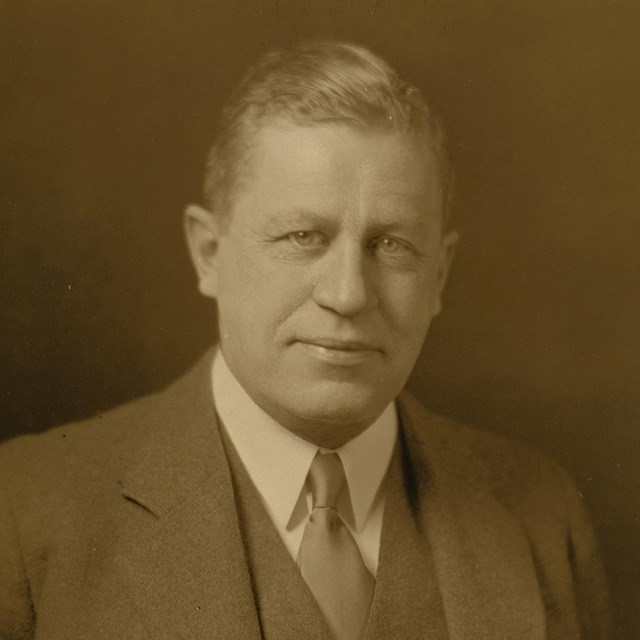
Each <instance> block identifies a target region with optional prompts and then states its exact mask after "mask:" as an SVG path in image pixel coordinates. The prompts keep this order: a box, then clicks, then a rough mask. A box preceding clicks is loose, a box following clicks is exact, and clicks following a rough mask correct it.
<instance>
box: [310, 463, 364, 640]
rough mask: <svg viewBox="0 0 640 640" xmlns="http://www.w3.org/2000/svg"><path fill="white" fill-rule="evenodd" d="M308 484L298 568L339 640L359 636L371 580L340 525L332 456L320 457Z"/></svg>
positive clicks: (337, 466) (341, 478) (338, 477)
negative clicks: (308, 503) (310, 502)
mask: <svg viewBox="0 0 640 640" xmlns="http://www.w3.org/2000/svg"><path fill="white" fill-rule="evenodd" d="M309 482H310V486H311V495H312V498H313V511H312V512H311V516H310V517H309V521H308V522H307V525H306V527H305V530H304V534H303V537H302V542H301V544H300V551H299V553H298V566H299V567H300V571H301V572H302V577H303V578H304V579H305V581H306V583H307V585H308V586H309V589H310V590H311V593H312V594H313V596H314V598H315V600H316V602H317V603H318V606H319V607H320V610H321V611H322V613H323V615H324V617H325V619H326V621H327V624H328V625H329V628H330V630H331V632H332V633H333V635H334V637H335V638H336V639H337V640H357V639H359V638H361V637H362V635H363V633H364V630H365V627H366V624H367V619H368V617H369V608H370V605H371V599H372V597H373V590H374V585H375V580H374V578H373V576H372V575H371V574H370V573H369V571H368V570H367V568H366V567H365V565H364V563H363V561H362V556H361V555H360V550H359V549H358V545H357V544H356V542H355V540H354V539H353V537H352V535H351V533H350V532H349V529H348V528H347V526H346V525H345V524H344V522H343V521H342V518H341V517H340V515H339V513H338V510H337V504H338V499H339V498H340V494H341V493H342V490H343V489H344V486H345V483H346V477H345V475H344V468H343V466H342V462H341V460H340V458H339V456H338V455H337V454H336V453H329V454H321V453H318V454H317V455H316V457H315V458H314V460H313V462H312V463H311V468H310V470H309Z"/></svg>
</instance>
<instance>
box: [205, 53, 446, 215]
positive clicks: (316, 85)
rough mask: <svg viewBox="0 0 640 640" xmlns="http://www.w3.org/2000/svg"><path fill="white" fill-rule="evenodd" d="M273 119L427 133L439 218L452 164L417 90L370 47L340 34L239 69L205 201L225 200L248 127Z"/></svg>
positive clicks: (223, 206)
mask: <svg viewBox="0 0 640 640" xmlns="http://www.w3.org/2000/svg"><path fill="white" fill-rule="evenodd" d="M276 120H280V121H284V122H287V123H291V124H294V125H299V126H313V125H315V124H323V123H331V122H334V123H342V124H346V125H349V126H352V127H355V128H361V129H379V130H386V131H397V132H399V133H411V134H418V135H422V136H424V137H426V139H427V144H430V145H431V147H432V150H433V151H434V153H435V155H436V158H437V161H438V168H439V172H440V176H439V177H440V188H441V189H442V202H443V206H444V212H443V213H444V216H445V220H446V219H447V218H448V215H449V209H450V200H451V191H452V186H453V171H452V169H451V162H450V160H449V154H448V150H447V141H446V134H445V131H444V128H443V126H442V123H441V121H440V119H439V118H438V117H437V116H436V115H435V114H434V113H433V111H432V110H431V109H430V108H429V107H428V106H427V104H426V103H425V101H424V100H423V98H422V96H421V95H420V92H419V90H418V89H417V88H416V87H415V86H413V85H412V84H410V83H408V82H406V81H404V80H403V79H401V78H400V77H399V76H398V75H397V73H396V72H395V71H394V70H393V69H392V67H391V66H390V65H388V64H387V63H386V62H385V61H384V60H382V59H381V58H380V57H378V56H377V55H375V54H373V53H372V52H371V51H369V50H368V49H365V48H364V47H360V46H356V45H353V44H349V43H343V42H327V41H320V42H311V43H306V44H300V45H296V46H292V47H289V48H285V49H279V50H276V51H272V52H270V53H267V54H266V55H265V56H263V57H262V58H261V59H260V60H258V61H257V63H256V64H255V65H254V66H252V67H250V68H249V70H248V71H247V72H246V74H245V75H244V77H243V78H242V80H241V81H240V83H239V85H238V87H237V88H236V90H235V91H234V93H233V94H232V96H231V99H230V100H229V102H228V103H227V105H226V107H225V109H224V110H223V112H222V117H221V119H220V123H219V127H218V133H217V136H216V139H215V142H214V144H213V146H212V147H211V150H210V152H209V157H208V162H207V169H206V177H205V184H204V197H205V203H206V205H207V207H208V208H209V209H210V210H211V211H213V212H216V213H224V212H225V211H227V210H228V209H229V208H230V207H231V193H232V191H233V188H234V187H235V186H236V185H237V183H238V180H239V175H240V167H241V164H242V162H243V160H244V159H245V157H246V156H245V154H246V152H247V150H248V149H249V148H250V146H251V143H252V141H253V137H254V135H255V133H256V132H257V131H258V129H259V128H260V127H261V126H264V125H265V124H267V123H273V122H274V121H276Z"/></svg>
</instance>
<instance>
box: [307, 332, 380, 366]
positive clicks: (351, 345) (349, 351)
mask: <svg viewBox="0 0 640 640" xmlns="http://www.w3.org/2000/svg"><path fill="white" fill-rule="evenodd" d="M296 344H298V345H299V346H300V347H301V348H302V349H303V350H304V352H305V353H306V354H307V355H309V356H311V357H313V358H315V359H316V360H320V361H321V362H325V363H328V364H335V365H342V366H351V365H356V364H365V363H367V362H369V361H370V360H371V359H372V358H374V357H375V356H377V355H380V354H381V353H382V351H381V349H379V348H378V347H376V346H374V345H372V344H371V343H368V342H362V341H359V340H338V339H336V338H329V337H313V338H299V339H298V340H296Z"/></svg>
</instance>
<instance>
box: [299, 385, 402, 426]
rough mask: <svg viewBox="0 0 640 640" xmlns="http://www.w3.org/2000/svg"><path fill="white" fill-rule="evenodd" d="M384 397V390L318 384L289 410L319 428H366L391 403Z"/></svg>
mask: <svg viewBox="0 0 640 640" xmlns="http://www.w3.org/2000/svg"><path fill="white" fill-rule="evenodd" d="M296 395H297V394H296ZM387 395H388V389H385V390H381V389H373V388H370V387H366V386H365V387H363V386H358V385H353V384H348V383H344V382H343V383H332V384H318V385H316V386H314V388H313V389H312V390H310V391H309V392H308V393H305V394H304V397H300V398H299V399H298V401H296V400H294V401H293V402H292V403H291V407H292V409H293V410H294V413H295V414H297V415H298V416H299V418H300V419H302V420H305V421H307V422H312V423H317V424H319V425H320V424H327V425H336V426H338V425H345V426H347V425H364V426H368V425H369V424H371V423H372V422H374V421H375V419H376V418H377V417H378V416H379V415H380V414H381V413H382V411H383V410H384V409H385V407H386V406H387V405H388V404H389V402H391V400H393V397H387Z"/></svg>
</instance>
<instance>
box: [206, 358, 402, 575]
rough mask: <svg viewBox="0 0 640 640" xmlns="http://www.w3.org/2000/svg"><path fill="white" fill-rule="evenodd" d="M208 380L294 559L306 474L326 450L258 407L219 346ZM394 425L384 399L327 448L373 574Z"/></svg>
mask: <svg viewBox="0 0 640 640" xmlns="http://www.w3.org/2000/svg"><path fill="white" fill-rule="evenodd" d="M212 379H213V396H214V401H215V406H216V410H217V413H218V417H219V418H220V421H221V423H222V426H223V427H224V428H225V430H226V432H227V433H228V435H229V438H230V439H231V441H232V442H233V445H234V446H235V448H236V450H237V452H238V455H239V456H240V459H241V460H242V463H243V464H244V466H245V468H246V470H247V472H248V474H249V477H250V478H251V480H252V481H253V484H254V485H255V487H256V488H257V490H258V493H259V494H260V498H261V500H262V504H263V505H264V507H265V509H266V511H267V513H268V514H269V516H270V518H271V520H272V521H273V524H274V525H275V527H276V529H277V531H278V533H279V534H280V536H281V537H282V540H283V542H284V544H285V546H286V548H287V549H288V551H289V553H290V554H291V557H292V558H293V559H294V560H296V559H297V557H298V550H299V548H300V542H301V541H302V535H303V533H304V528H305V525H306V524H307V520H308V519H309V515H310V513H311V492H310V491H309V487H308V483H307V482H306V478H307V474H308V472H309V467H310V466H311V462H312V460H313V458H314V457H315V455H316V453H317V452H318V451H319V450H320V451H322V452H325V451H326V450H325V449H320V448H319V447H317V446H316V445H314V444H311V443H310V442H308V441H306V440H303V439H302V438H300V437H298V436H296V435H295V434H293V433H292V432H291V431H288V430H287V429H285V428H284V427H283V426H281V425H280V424H279V423H278V422H276V421H275V420H274V419H273V418H271V416H269V415H268V414H267V413H265V412H264V411H263V410H262V409H261V408H260V407H259V406H258V405H257V404H256V403H255V402H254V401H253V400H252V399H251V398H250V397H249V395H248V394H247V392H246V391H245V390H244V389H243V388H242V386H241V385H240V383H239V382H238V381H237V380H236V378H235V377H234V375H233V374H232V373H231V371H229V368H228V366H227V364H226V362H225V360H224V357H223V356H222V353H221V352H220V351H219V350H218V352H217V354H216V357H215V359H214V363H213V372H212ZM397 431H398V418H397V414H396V408H395V404H394V403H393V402H392V403H390V404H389V405H388V406H387V408H386V409H385V410H384V411H383V412H382V414H381V415H380V417H379V418H378V419H377V420H376V421H375V422H374V423H373V424H372V425H371V426H369V427H368V428H367V429H366V430H365V431H364V432H363V433H361V434H360V435H358V436H357V437H355V438H353V439H352V440H350V441H349V442H347V443H346V444H344V445H342V446H341V447H339V448H338V449H336V450H335V451H336V453H337V454H338V455H339V456H340V459H341V460H342V464H343V466H344V470H345V475H346V478H347V485H348V490H345V491H344V492H343V494H342V497H341V501H340V504H339V505H338V510H339V513H340V515H341V516H342V519H343V521H344V522H345V524H346V525H347V527H348V528H349V531H350V532H351V534H352V535H353V538H354V539H355V541H356V543H357V544H358V548H359V549H360V553H361V555H362V559H363V561H364V563H365V565H366V566H367V568H368V569H369V571H370V572H371V573H372V574H373V575H374V576H375V575H376V573H377V570H378V554H379V551H380V534H381V531H382V515H383V512H384V501H385V494H384V490H383V481H384V478H385V475H386V472H387V468H388V467H389V462H390V460H391V456H392V454H393V448H394V445H395V441H396V435H397Z"/></svg>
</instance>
